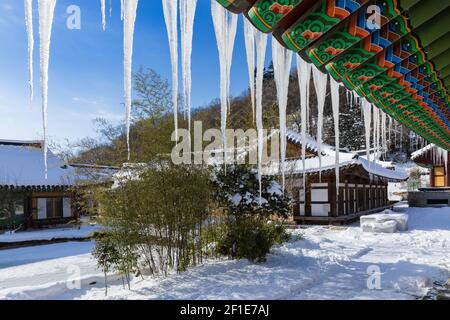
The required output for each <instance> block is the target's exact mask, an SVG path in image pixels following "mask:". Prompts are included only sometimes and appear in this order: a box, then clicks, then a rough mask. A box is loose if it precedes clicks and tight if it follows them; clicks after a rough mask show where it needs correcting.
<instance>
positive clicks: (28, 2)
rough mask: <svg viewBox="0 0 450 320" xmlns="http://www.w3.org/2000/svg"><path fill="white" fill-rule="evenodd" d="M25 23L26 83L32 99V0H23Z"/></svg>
mask: <svg viewBox="0 0 450 320" xmlns="http://www.w3.org/2000/svg"><path fill="white" fill-rule="evenodd" d="M25 25H26V28H27V36H28V84H29V87H30V101H33V97H34V86H33V80H34V79H33V78H34V77H33V52H34V34H33V0H25Z"/></svg>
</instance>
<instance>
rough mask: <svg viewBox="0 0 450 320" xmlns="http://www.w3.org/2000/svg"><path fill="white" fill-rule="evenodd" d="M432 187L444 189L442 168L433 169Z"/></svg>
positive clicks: (443, 171)
mask: <svg viewBox="0 0 450 320" xmlns="http://www.w3.org/2000/svg"><path fill="white" fill-rule="evenodd" d="M434 186H435V187H445V170H444V167H434Z"/></svg>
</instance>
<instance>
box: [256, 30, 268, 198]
mask: <svg viewBox="0 0 450 320" xmlns="http://www.w3.org/2000/svg"><path fill="white" fill-rule="evenodd" d="M266 50H267V34H265V33H262V32H259V31H256V92H255V94H256V97H255V99H256V129H257V131H258V179H259V204H260V205H261V203H262V198H261V197H262V161H263V138H264V137H263V130H264V125H263V115H262V112H263V106H262V97H263V84H264V62H265V61H266Z"/></svg>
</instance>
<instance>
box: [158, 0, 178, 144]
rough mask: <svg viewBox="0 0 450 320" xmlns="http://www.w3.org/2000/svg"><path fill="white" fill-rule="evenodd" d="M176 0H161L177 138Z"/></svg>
mask: <svg viewBox="0 0 450 320" xmlns="http://www.w3.org/2000/svg"><path fill="white" fill-rule="evenodd" d="M177 1H178V0H162V4H163V11H164V20H165V23H166V29H167V36H168V39H169V47H170V60H171V64H172V108H173V117H174V126H175V136H176V137H177V139H178V10H177V9H178V5H177Z"/></svg>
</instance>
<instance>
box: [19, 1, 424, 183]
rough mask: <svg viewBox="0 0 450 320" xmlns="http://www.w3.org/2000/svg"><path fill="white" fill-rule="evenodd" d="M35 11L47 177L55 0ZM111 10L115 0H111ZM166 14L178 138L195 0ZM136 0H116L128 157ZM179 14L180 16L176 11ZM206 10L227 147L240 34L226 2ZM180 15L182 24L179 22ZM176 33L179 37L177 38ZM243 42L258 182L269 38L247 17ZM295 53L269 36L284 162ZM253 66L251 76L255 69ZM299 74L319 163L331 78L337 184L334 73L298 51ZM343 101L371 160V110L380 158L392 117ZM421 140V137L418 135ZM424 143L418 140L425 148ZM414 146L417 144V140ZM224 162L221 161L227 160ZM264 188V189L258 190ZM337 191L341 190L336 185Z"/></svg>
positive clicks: (168, 5) (28, 14) (29, 18)
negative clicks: (359, 119) (353, 112)
mask: <svg viewBox="0 0 450 320" xmlns="http://www.w3.org/2000/svg"><path fill="white" fill-rule="evenodd" d="M37 1H38V9H39V10H38V11H39V38H40V72H41V94H42V117H43V127H44V154H45V175H46V177H47V149H48V147H47V108H48V67H49V58H50V40H51V32H52V24H53V17H54V11H55V6H56V2H57V0H37ZM24 2H25V22H26V28H27V34H28V60H29V63H28V64H29V85H30V97H31V99H33V95H34V93H33V49H34V32H33V0H24ZM109 5H110V15H111V12H112V4H111V0H110V4H109ZM162 5H163V12H164V19H165V23H166V28H167V34H168V40H169V47H170V56H171V65H172V94H173V96H172V104H173V112H174V122H175V123H174V125H175V133H176V136H178V120H177V119H178V113H179V111H178V110H179V108H178V103H179V102H178V98H179V90H178V87H179V84H178V79H179V63H178V61H179V55H180V52H179V51H181V78H182V92H181V96H182V100H181V101H183V104H184V106H183V107H184V117H185V118H187V120H188V123H189V128H190V123H191V121H190V119H191V116H190V111H191V56H192V39H193V31H194V19H195V12H196V6H197V0H162ZM100 6H101V13H102V28H103V30H106V0H100ZM137 7H138V0H121V19H122V20H123V28H124V39H123V42H124V91H125V94H124V99H125V108H126V130H127V146H128V159H129V158H130V136H129V132H130V123H131V104H132V101H131V93H132V57H133V37H134V27H135V21H136V14H137ZM178 13H179V14H178ZM211 13H212V17H213V24H214V31H215V35H216V39H217V47H218V52H219V61H220V101H221V129H222V131H223V135H224V137H223V138H224V150H226V149H227V144H226V137H225V129H226V127H227V115H228V113H229V112H230V105H231V103H230V81H231V65H232V59H233V50H234V44H235V37H236V33H237V23H238V17H239V16H238V15H235V14H232V13H230V12H229V11H228V10H226V9H225V8H224V7H222V6H221V5H220V4H218V3H217V1H216V0H211ZM178 21H180V27H178ZM179 35H180V36H179ZM244 35H245V48H246V57H247V63H248V75H249V85H250V93H251V101H252V110H253V118H254V121H255V122H256V127H257V131H258V163H259V165H258V169H259V173H260V174H259V177H260V182H261V170H262V168H261V166H262V165H261V164H262V157H263V139H264V137H263V120H262V119H263V110H262V93H263V77H264V66H265V60H266V49H267V42H268V36H267V34H264V33H261V32H259V31H258V30H256V29H255V28H254V27H253V26H252V25H251V23H250V22H249V21H248V20H247V19H244ZM179 38H181V40H180V42H181V50H179V48H178V44H179ZM292 54H293V53H292V52H291V51H290V50H287V49H286V48H284V47H282V46H281V45H280V44H279V43H278V41H276V40H274V39H273V41H272V59H273V66H274V77H275V83H276V88H277V98H278V105H279V118H280V136H281V163H282V164H284V161H285V159H286V134H285V133H286V107H287V100H288V88H289V76H290V71H291V66H292ZM255 70H256V75H255ZM297 73H298V79H299V86H300V93H301V95H300V113H301V121H302V123H301V136H302V141H305V140H306V135H307V127H308V126H309V123H308V119H309V112H310V111H309V91H310V90H309V85H310V82H311V76H312V78H313V83H314V86H315V89H316V93H317V103H318V106H317V107H318V117H317V142H318V149H319V152H318V154H319V162H320V167H321V158H322V144H323V140H322V132H323V128H322V127H323V110H324V106H325V99H326V96H327V85H328V81H330V88H331V101H332V110H333V118H334V128H335V137H336V139H335V140H336V157H335V159H336V178H337V179H336V184H337V185H339V152H338V151H339V103H340V102H339V98H340V95H339V88H340V84H338V83H337V82H336V81H335V80H334V79H333V78H330V80H328V78H329V77H328V75H327V74H325V73H322V72H321V71H320V70H318V69H317V68H316V67H315V66H312V65H311V64H309V63H307V62H305V61H304V60H303V59H302V58H301V57H300V56H298V55H297ZM347 99H348V101H349V102H350V103H360V104H361V108H362V113H363V116H364V125H365V130H366V153H367V158H368V159H371V158H370V135H371V132H370V131H371V123H372V119H371V116H372V115H373V124H374V125H373V136H374V137H375V139H373V141H374V150H375V152H374V153H373V158H372V159H371V160H372V161H376V160H378V159H380V155H381V153H382V150H384V151H385V150H387V146H386V144H387V140H388V139H387V138H386V135H387V132H389V141H390V139H391V137H390V135H391V131H392V124H393V120H392V118H390V117H389V127H388V128H389V130H387V129H386V128H387V126H386V121H387V115H386V114H385V113H384V112H382V111H381V110H379V109H378V108H375V107H373V106H372V105H371V104H370V103H369V102H367V101H366V100H365V99H363V100H362V101H360V100H361V99H359V97H357V96H356V95H354V94H353V93H352V92H347ZM417 141H419V139H417ZM425 143H426V141H424V140H423V139H422V146H423V145H424V144H425ZM417 147H419V143H417ZM305 156H306V144H305V143H302V162H303V173H304V174H303V184H304V185H305V181H306V180H305ZM225 162H226V159H225ZM281 171H282V184H283V189H284V186H285V177H284V176H285V172H284V171H285V166H284V165H281ZM260 189H261V188H260ZM337 190H339V188H337Z"/></svg>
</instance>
